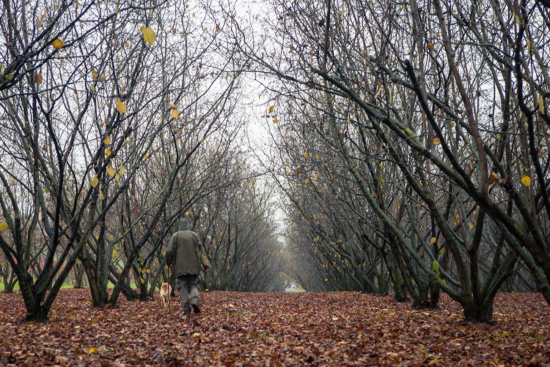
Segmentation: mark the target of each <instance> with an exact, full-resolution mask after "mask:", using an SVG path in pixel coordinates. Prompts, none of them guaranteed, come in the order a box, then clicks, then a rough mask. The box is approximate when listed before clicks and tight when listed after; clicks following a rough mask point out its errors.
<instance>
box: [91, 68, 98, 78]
mask: <svg viewBox="0 0 550 367" xmlns="http://www.w3.org/2000/svg"><path fill="white" fill-rule="evenodd" d="M92 76H93V77H94V79H97V76H98V74H97V71H96V70H95V69H94V70H92Z"/></svg>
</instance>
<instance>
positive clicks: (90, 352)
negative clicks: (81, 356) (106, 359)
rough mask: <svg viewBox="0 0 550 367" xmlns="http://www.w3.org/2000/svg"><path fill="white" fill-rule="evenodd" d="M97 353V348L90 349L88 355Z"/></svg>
mask: <svg viewBox="0 0 550 367" xmlns="http://www.w3.org/2000/svg"><path fill="white" fill-rule="evenodd" d="M92 353H97V348H92V349H90V350H89V351H88V354H92Z"/></svg>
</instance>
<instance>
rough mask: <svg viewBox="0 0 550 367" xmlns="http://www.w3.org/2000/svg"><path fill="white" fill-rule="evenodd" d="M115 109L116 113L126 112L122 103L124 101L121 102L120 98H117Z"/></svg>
mask: <svg viewBox="0 0 550 367" xmlns="http://www.w3.org/2000/svg"><path fill="white" fill-rule="evenodd" d="M116 110H117V111H118V113H120V114H121V115H122V114H123V113H125V112H126V105H125V104H124V102H122V101H121V100H120V99H117V102H116Z"/></svg>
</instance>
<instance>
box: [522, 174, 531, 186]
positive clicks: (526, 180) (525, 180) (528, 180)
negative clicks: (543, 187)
mask: <svg viewBox="0 0 550 367" xmlns="http://www.w3.org/2000/svg"><path fill="white" fill-rule="evenodd" d="M521 183H522V184H523V185H525V186H527V187H529V186H531V177H529V176H523V177H522V178H521Z"/></svg>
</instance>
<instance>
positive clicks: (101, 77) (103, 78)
mask: <svg viewBox="0 0 550 367" xmlns="http://www.w3.org/2000/svg"><path fill="white" fill-rule="evenodd" d="M105 79H107V77H106V76H105V74H103V75H101V76H100V77H99V80H105Z"/></svg>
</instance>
